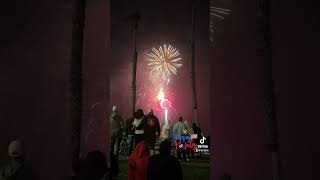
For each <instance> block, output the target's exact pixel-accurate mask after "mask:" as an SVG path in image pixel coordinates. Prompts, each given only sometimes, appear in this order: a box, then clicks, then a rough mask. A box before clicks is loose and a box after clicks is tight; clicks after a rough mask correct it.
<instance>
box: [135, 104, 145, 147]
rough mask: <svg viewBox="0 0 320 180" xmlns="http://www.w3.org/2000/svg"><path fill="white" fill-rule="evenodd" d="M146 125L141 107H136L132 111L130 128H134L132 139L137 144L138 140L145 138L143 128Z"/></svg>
mask: <svg viewBox="0 0 320 180" xmlns="http://www.w3.org/2000/svg"><path fill="white" fill-rule="evenodd" d="M145 127H146V118H145V116H144V114H143V110H142V109H138V110H137V112H135V113H134V119H133V122H132V130H134V141H135V143H136V144H139V142H140V141H142V140H144V139H145V134H144V129H145Z"/></svg>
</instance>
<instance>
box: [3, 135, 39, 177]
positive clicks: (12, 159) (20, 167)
mask: <svg viewBox="0 0 320 180" xmlns="http://www.w3.org/2000/svg"><path fill="white" fill-rule="evenodd" d="M8 156H9V163H8V165H7V166H5V167H3V168H1V169H0V180H12V179H15V180H20V179H21V180H35V179H38V178H37V176H36V175H35V174H34V172H33V171H32V170H31V169H29V168H27V167H26V166H25V165H24V159H25V151H24V146H23V144H22V142H21V141H19V140H15V141H12V142H11V143H10V144H9V146H8Z"/></svg>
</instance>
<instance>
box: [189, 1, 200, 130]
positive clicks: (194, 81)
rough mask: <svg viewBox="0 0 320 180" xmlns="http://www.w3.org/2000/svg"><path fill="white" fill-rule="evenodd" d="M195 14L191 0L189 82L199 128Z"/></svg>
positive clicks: (194, 7) (194, 3) (194, 5)
mask: <svg viewBox="0 0 320 180" xmlns="http://www.w3.org/2000/svg"><path fill="white" fill-rule="evenodd" d="M195 14H196V0H192V32H191V33H192V34H191V81H192V100H193V110H194V122H195V123H196V124H197V126H200V124H199V121H198V103H197V89H196V73H195Z"/></svg>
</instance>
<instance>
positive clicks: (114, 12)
mask: <svg viewBox="0 0 320 180" xmlns="http://www.w3.org/2000/svg"><path fill="white" fill-rule="evenodd" d="M208 6H209V1H199V3H197V8H198V9H197V17H196V19H197V22H196V26H197V28H196V37H197V38H196V39H197V41H196V43H197V44H196V47H197V48H196V59H197V64H196V67H197V72H196V77H197V78H196V80H197V90H198V104H199V107H198V108H199V121H200V123H201V125H202V127H203V131H204V132H205V133H208V130H209V123H210V118H211V115H210V107H209V105H210V78H208V77H209V76H210V74H209V71H210V59H209V28H208V25H209V9H208ZM134 10H139V11H140V12H141V15H142V19H141V23H140V25H139V27H138V28H139V29H138V36H137V48H138V71H137V72H138V73H137V108H143V109H144V110H145V111H147V109H148V108H151V107H152V106H153V107H155V108H156V106H157V104H158V102H157V100H156V96H157V93H158V91H159V84H162V82H161V81H158V82H156V83H153V82H152V81H151V80H150V73H149V70H150V68H149V67H147V62H146V57H147V56H146V55H147V53H150V51H151V48H152V47H156V48H158V47H159V46H160V45H163V44H167V45H168V44H171V45H172V46H174V47H175V48H177V49H178V50H179V51H180V53H181V57H182V58H183V59H182V64H183V67H182V68H180V69H178V75H177V76H174V77H172V78H171V79H170V83H169V90H168V95H169V98H170V99H171V101H172V102H173V106H174V110H171V111H169V119H170V120H171V122H176V121H177V119H178V116H183V117H184V119H185V120H187V121H189V122H193V117H194V115H193V105H192V86H191V78H190V76H191V44H190V42H191V1H189V0H188V1H184V2H183V3H182V2H181V1H169V0H166V1H147V0H145V1H127V0H123V1H111V29H110V30H111V51H112V60H113V65H112V69H111V71H112V75H111V77H110V78H111V103H112V104H119V108H120V110H121V112H123V114H124V116H125V117H126V118H127V117H129V115H131V73H132V70H131V69H132V68H131V66H132V52H133V50H132V48H133V40H132V39H133V38H132V33H131V32H132V31H131V30H130V29H131V28H130V24H129V23H126V22H123V20H122V19H123V18H124V17H126V16H128V15H129V13H130V12H133V11H134ZM119 90H120V91H119ZM148 104H150V105H151V107H148ZM156 114H157V115H158V116H160V119H161V121H162V122H163V121H164V115H163V114H164V111H163V110H161V109H159V110H157V111H156Z"/></svg>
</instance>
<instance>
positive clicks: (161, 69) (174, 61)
mask: <svg viewBox="0 0 320 180" xmlns="http://www.w3.org/2000/svg"><path fill="white" fill-rule="evenodd" d="M179 56H180V52H179V51H178V50H177V49H176V48H173V47H172V46H171V45H169V46H167V45H165V44H164V45H163V47H162V46H159V49H156V48H154V47H153V48H152V52H151V53H149V54H147V61H148V62H149V63H148V66H149V67H151V74H152V75H153V76H154V77H158V78H162V79H169V78H170V77H172V76H174V75H176V74H177V69H178V68H180V67H181V66H182V64H181V63H180V62H181V60H182V58H181V57H179Z"/></svg>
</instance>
